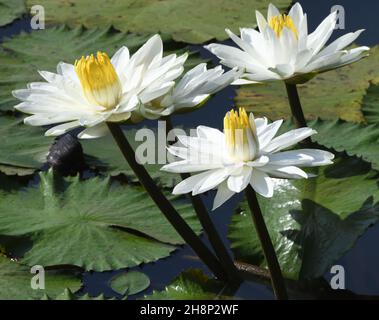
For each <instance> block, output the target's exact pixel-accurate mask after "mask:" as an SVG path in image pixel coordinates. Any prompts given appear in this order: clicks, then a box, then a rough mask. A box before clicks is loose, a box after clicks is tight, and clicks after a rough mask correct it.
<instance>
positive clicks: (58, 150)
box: [47, 134, 85, 175]
mask: <svg viewBox="0 0 379 320" xmlns="http://www.w3.org/2000/svg"><path fill="white" fill-rule="evenodd" d="M47 163H48V164H49V165H50V166H51V167H52V168H53V169H54V170H56V171H58V172H59V173H60V174H62V175H75V174H77V173H78V172H80V171H82V170H83V169H84V167H85V161H84V154H83V148H82V145H81V144H80V142H79V141H78V139H77V138H75V137H73V136H72V135H71V134H66V135H64V136H62V137H61V138H59V139H58V140H56V141H55V142H54V143H53V145H52V146H51V147H50V151H49V154H48V156H47Z"/></svg>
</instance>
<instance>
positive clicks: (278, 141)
mask: <svg viewBox="0 0 379 320" xmlns="http://www.w3.org/2000/svg"><path fill="white" fill-rule="evenodd" d="M315 133H317V132H316V131H315V130H313V129H311V128H300V129H295V130H291V131H288V132H286V133H284V134H282V135H280V136H278V137H276V138H274V139H273V140H272V141H271V142H270V143H269V144H268V146H266V147H265V148H264V149H263V151H264V152H267V153H273V152H277V151H280V150H283V149H285V148H288V147H290V146H293V145H294V144H296V143H298V142H300V141H302V140H304V139H306V138H308V137H310V136H311V135H313V134H315Z"/></svg>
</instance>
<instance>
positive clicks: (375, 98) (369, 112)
mask: <svg viewBox="0 0 379 320" xmlns="http://www.w3.org/2000/svg"><path fill="white" fill-rule="evenodd" d="M362 112H363V114H364V117H365V119H366V121H367V123H370V124H372V123H374V124H377V123H379V84H373V83H371V85H370V87H369V88H368V90H367V92H366V95H365V96H364V99H363V103H362Z"/></svg>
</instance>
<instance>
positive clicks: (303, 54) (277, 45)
mask: <svg viewBox="0 0 379 320" xmlns="http://www.w3.org/2000/svg"><path fill="white" fill-rule="evenodd" d="M256 17H257V23H258V28H259V31H256V30H255V29H249V28H242V29H240V32H241V37H238V36H236V35H235V34H233V33H232V32H231V31H230V30H228V29H226V32H227V33H228V35H229V36H230V38H231V39H232V40H233V41H234V42H235V43H236V44H237V45H238V46H239V47H240V48H241V49H239V48H235V47H231V46H227V45H222V44H210V45H208V46H206V48H207V49H208V50H210V51H211V52H212V53H213V54H215V55H216V56H217V57H219V58H220V59H221V63H222V64H224V65H226V66H228V67H231V68H234V67H238V68H239V69H241V70H244V74H243V75H242V77H241V79H239V80H237V81H236V82H235V83H234V84H237V85H241V84H251V83H255V82H264V81H275V80H285V81H287V82H288V83H292V84H296V83H304V82H306V81H307V80H309V79H311V78H312V77H313V76H315V75H316V74H317V73H321V72H325V71H328V70H332V69H336V68H339V67H342V66H345V65H347V64H350V63H353V62H356V61H358V60H360V59H361V58H363V57H365V56H367V51H368V50H369V48H368V47H357V48H353V49H349V50H345V48H346V47H347V46H348V45H350V44H351V43H352V42H353V41H355V39H357V38H358V36H359V35H360V34H361V33H362V32H363V31H364V30H358V31H356V32H353V33H348V34H345V35H344V36H342V37H340V38H338V39H337V40H335V41H334V42H332V43H331V44H329V45H328V46H326V47H325V44H326V43H327V41H328V40H329V38H330V36H331V35H332V33H333V30H334V28H335V25H336V21H337V13H336V12H333V13H331V14H330V15H329V16H328V17H327V18H326V19H325V20H324V21H323V22H322V23H321V24H320V25H319V26H318V27H317V29H316V30H315V31H314V32H313V33H311V34H308V23H307V15H306V14H304V13H303V9H302V7H301V5H300V4H299V3H296V4H295V5H294V6H293V7H292V9H291V11H290V12H289V14H288V15H285V14H280V12H279V10H278V9H277V8H276V7H275V6H274V5H272V4H270V5H269V8H268V15H267V20H266V19H265V18H264V17H263V15H262V14H261V13H259V12H258V11H257V12H256Z"/></svg>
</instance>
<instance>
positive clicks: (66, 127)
mask: <svg viewBox="0 0 379 320" xmlns="http://www.w3.org/2000/svg"><path fill="white" fill-rule="evenodd" d="M77 127H80V124H79V121H72V122H66V123H63V124H60V125H58V126H55V127H53V128H51V129H49V130H47V131H46V132H45V136H60V135H62V134H64V133H66V132H67V131H70V130H71V129H74V128H77Z"/></svg>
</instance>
